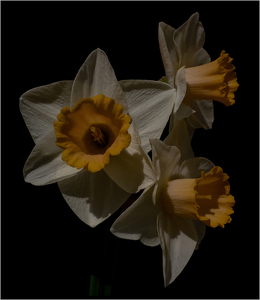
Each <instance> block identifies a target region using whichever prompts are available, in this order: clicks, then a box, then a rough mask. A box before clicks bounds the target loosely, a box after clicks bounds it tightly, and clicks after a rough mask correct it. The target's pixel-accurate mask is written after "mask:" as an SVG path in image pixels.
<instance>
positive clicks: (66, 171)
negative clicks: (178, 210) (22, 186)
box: [23, 129, 81, 185]
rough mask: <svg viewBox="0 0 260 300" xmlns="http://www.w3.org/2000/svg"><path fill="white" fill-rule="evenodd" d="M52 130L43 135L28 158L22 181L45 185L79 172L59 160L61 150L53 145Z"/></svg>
mask: <svg viewBox="0 0 260 300" xmlns="http://www.w3.org/2000/svg"><path fill="white" fill-rule="evenodd" d="M55 140H56V135H55V131H54V129H53V130H51V131H49V132H48V133H47V134H46V135H44V136H43V137H42V138H41V139H40V140H39V141H38V142H37V144H36V146H35V147H34V148H33V150H32V152H31V154H30V156H29V157H28V159H27V161H26V163H25V165H24V169H23V173H24V180H25V181H26V182H30V183H32V184H34V185H45V184H50V183H54V182H57V181H60V180H62V179H65V178H68V177H71V176H73V175H74V174H76V173H79V172H80V171H81V170H78V169H77V168H72V167H70V166H69V165H67V164H66V162H64V161H63V160H62V159H61V154H62V151H63V149H61V148H59V147H58V146H57V145H56V144H55Z"/></svg>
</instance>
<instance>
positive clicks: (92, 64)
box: [70, 49, 127, 113]
mask: <svg viewBox="0 0 260 300" xmlns="http://www.w3.org/2000/svg"><path fill="white" fill-rule="evenodd" d="M100 94H103V95H105V96H106V97H109V98H113V99H114V100H115V101H116V102H117V103H119V104H121V105H122V106H123V109H124V113H127V101H126V99H125V96H124V93H123V91H122V89H121V87H120V84H119V82H118V81H117V79H116V75H115V72H114V70H113V68H112V66H111V64H110V62H109V60H108V58H107V56H106V54H105V53H104V52H103V51H102V50H100V49H97V50H94V51H93V52H91V53H90V55H89V56H88V58H87V59H86V61H85V62H84V64H83V65H82V67H81V68H80V70H79V72H78V74H77V75H76V78H75V80H74V84H73V87H72V97H71V103H70V106H71V107H73V106H74V105H75V104H76V103H77V102H78V101H79V100H80V99H82V98H85V97H90V98H92V97H94V96H96V95H100Z"/></svg>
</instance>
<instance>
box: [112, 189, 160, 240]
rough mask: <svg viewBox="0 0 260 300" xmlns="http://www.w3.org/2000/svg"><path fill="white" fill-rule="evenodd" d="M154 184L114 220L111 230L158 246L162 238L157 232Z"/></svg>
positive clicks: (128, 237) (121, 236)
mask: <svg viewBox="0 0 260 300" xmlns="http://www.w3.org/2000/svg"><path fill="white" fill-rule="evenodd" d="M152 193H153V186H152V187H150V188H148V189H146V190H145V191H144V192H143V194H142V195H141V196H140V197H139V198H138V199H137V200H136V201H135V202H134V203H133V204H132V205H131V206H130V207H129V208H128V209H126V210H125V211H124V212H123V213H122V214H121V215H120V216H119V217H118V218H117V220H116V221H115V222H114V224H113V225H112V227H111V229H110V231H111V232H112V233H113V234H114V235H116V236H117V237H119V238H123V239H129V240H139V239H140V240H141V242H142V243H143V244H145V245H147V246H157V245H159V244H160V240H159V237H158V234H157V225H156V222H157V216H158V214H159V212H160V208H159V207H158V206H155V205H153V203H152Z"/></svg>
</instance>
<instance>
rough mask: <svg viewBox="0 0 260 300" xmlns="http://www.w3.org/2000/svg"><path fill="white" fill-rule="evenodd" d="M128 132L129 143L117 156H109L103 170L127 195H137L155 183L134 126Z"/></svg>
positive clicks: (150, 165) (148, 160) (147, 158)
mask: <svg viewBox="0 0 260 300" xmlns="http://www.w3.org/2000/svg"><path fill="white" fill-rule="evenodd" d="M128 132H129V133H130V134H131V143H130V145H129V147H128V148H126V149H124V150H123V151H122V152H121V153H120V154H119V155H117V156H111V158H110V162H109V164H107V165H106V166H105V168H104V170H105V172H106V173H107V174H108V176H109V177H110V178H111V179H112V180H114V181H115V183H117V184H118V185H119V186H120V187H121V188H122V189H124V190H125V191H127V192H129V193H137V192H138V191H140V190H141V189H145V188H146V187H148V186H151V185H152V184H153V183H154V182H155V175H154V172H153V169H152V164H151V161H150V158H149V157H148V156H147V154H146V153H145V152H144V150H143V149H142V148H141V142H140V138H139V136H138V133H137V131H136V129H135V128H134V124H133V123H131V125H130V127H129V129H128Z"/></svg>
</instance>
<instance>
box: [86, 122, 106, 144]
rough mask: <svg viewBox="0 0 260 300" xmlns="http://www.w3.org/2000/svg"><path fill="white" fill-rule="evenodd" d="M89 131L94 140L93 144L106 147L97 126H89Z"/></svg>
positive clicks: (104, 139) (102, 135)
mask: <svg viewBox="0 0 260 300" xmlns="http://www.w3.org/2000/svg"><path fill="white" fill-rule="evenodd" d="M90 131H91V135H92V136H93V138H94V142H97V143H98V144H99V145H100V146H102V147H105V146H106V145H107V140H106V138H105V136H104V134H103V133H102V131H101V129H100V128H99V127H98V126H91V127H90Z"/></svg>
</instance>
